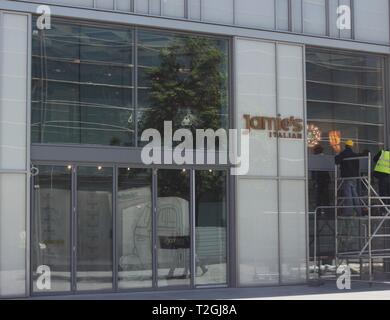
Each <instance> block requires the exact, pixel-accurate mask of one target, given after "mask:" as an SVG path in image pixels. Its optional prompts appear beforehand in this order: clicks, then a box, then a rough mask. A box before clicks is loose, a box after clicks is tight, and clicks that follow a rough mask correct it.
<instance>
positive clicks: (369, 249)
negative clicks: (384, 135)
mask: <svg viewBox="0 0 390 320" xmlns="http://www.w3.org/2000/svg"><path fill="white" fill-rule="evenodd" d="M367 176H368V186H369V188H368V237H369V239H368V241H369V242H368V256H369V258H368V259H369V261H368V262H369V267H368V270H369V281H370V285H371V284H372V283H371V281H372V246H371V244H372V242H371V241H372V239H371V153H368V174H367Z"/></svg>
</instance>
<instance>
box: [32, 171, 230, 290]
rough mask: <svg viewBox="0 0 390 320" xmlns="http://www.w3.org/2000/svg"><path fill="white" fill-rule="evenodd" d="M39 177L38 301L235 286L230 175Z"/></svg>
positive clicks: (134, 173)
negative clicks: (230, 281) (47, 281)
mask: <svg viewBox="0 0 390 320" xmlns="http://www.w3.org/2000/svg"><path fill="white" fill-rule="evenodd" d="M36 172H37V175H36V176H34V183H33V199H32V203H33V210H32V211H33V212H32V215H33V220H32V235H33V238H32V264H31V268H32V270H31V271H32V281H33V292H34V293H49V292H71V291H72V292H80V291H100V290H106V291H107V290H109V291H112V290H114V289H116V288H118V289H119V290H128V289H141V288H157V287H160V288H162V287H188V288H190V287H194V286H202V285H226V284H227V276H228V275H227V238H226V237H227V190H228V185H227V183H228V182H227V179H226V176H227V175H226V172H225V171H218V170H211V169H210V170H189V169H188V170H183V169H180V170H173V169H159V170H157V171H156V174H153V173H152V170H151V169H143V168H132V167H120V166H119V167H118V166H114V167H109V166H100V165H96V166H91V165H89V166H83V165H63V166H60V165H55V166H49V165H37V166H36ZM191 181H193V184H191ZM115 183H116V184H117V185H116V186H115ZM153 199H155V200H153ZM73 205H74V206H75V207H74V208H75V209H74V210H72V207H73ZM153 208H155V209H153ZM153 212H155V213H153ZM192 221H194V222H195V223H194V224H193V223H192ZM154 248H155V249H154ZM47 267H48V268H49V272H50V274H51V285H50V288H49V289H48V288H47V287H46V286H44V285H42V271H45V268H47ZM193 268H196V273H195V272H192V270H193ZM46 271H47V270H46ZM46 271H45V272H46Z"/></svg>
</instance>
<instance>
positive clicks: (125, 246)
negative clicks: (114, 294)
mask: <svg viewBox="0 0 390 320" xmlns="http://www.w3.org/2000/svg"><path fill="white" fill-rule="evenodd" d="M117 199H118V200H117V201H118V202H117V213H118V214H117V225H118V228H117V236H116V237H117V243H118V244H117V245H118V249H117V250H118V264H119V266H118V286H119V288H120V289H126V288H143V287H151V286H152V171H151V170H149V169H133V168H120V169H119V172H118V196H117Z"/></svg>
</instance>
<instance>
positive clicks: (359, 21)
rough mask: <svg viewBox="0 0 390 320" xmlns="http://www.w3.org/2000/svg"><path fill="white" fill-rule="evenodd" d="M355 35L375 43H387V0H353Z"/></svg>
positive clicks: (359, 38) (357, 37)
mask: <svg viewBox="0 0 390 320" xmlns="http://www.w3.org/2000/svg"><path fill="white" fill-rule="evenodd" d="M354 14H355V23H354V25H355V37H356V39H358V40H363V41H370V42H375V43H386V44H387V43H389V1H388V0H370V1H366V0H355V1H354Z"/></svg>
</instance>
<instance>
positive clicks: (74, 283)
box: [71, 165, 78, 293]
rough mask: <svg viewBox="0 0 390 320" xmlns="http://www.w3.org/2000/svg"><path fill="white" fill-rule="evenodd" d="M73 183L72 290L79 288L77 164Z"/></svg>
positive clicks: (74, 169)
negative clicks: (77, 277) (77, 273)
mask: <svg viewBox="0 0 390 320" xmlns="http://www.w3.org/2000/svg"><path fill="white" fill-rule="evenodd" d="M71 180H72V183H71V189H72V190H71V197H72V210H71V250H72V254H71V291H72V292H73V293H75V292H76V290H77V281H76V272H77V267H76V264H77V229H78V228H77V165H75V166H74V167H73V168H72V178H71Z"/></svg>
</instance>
